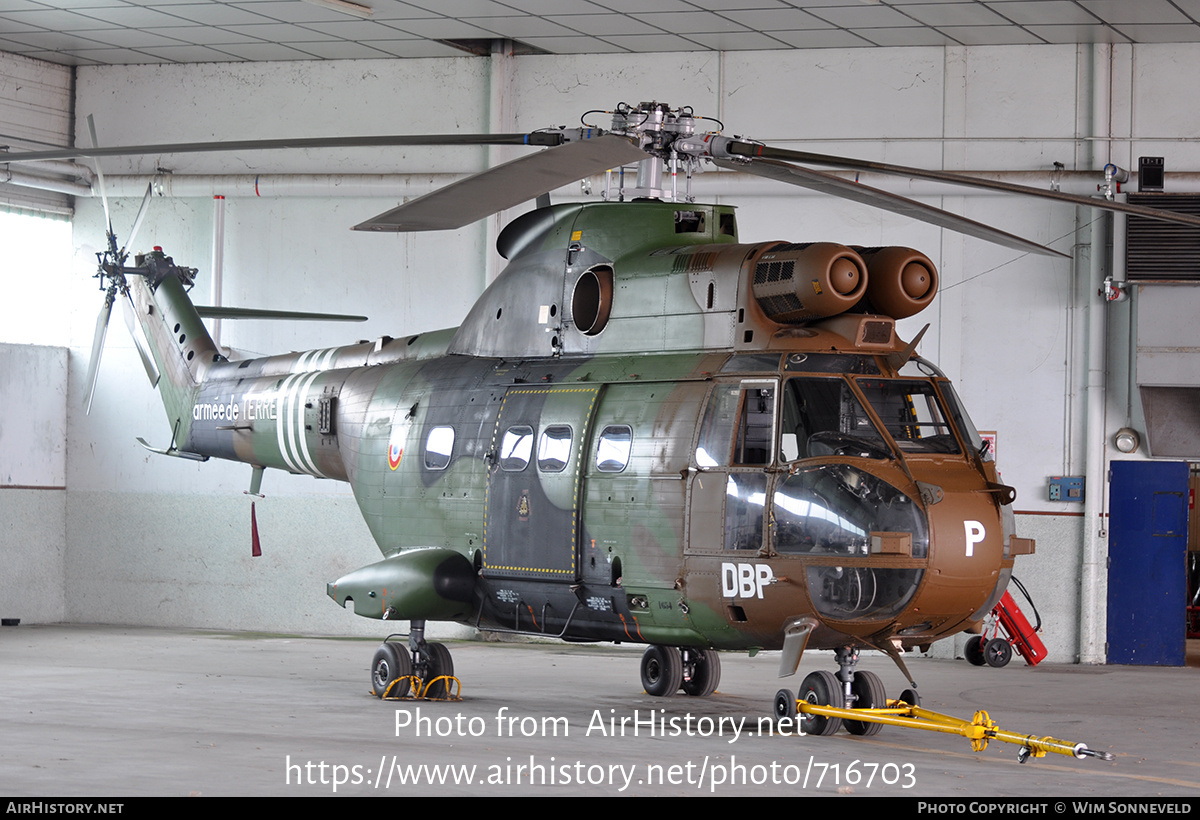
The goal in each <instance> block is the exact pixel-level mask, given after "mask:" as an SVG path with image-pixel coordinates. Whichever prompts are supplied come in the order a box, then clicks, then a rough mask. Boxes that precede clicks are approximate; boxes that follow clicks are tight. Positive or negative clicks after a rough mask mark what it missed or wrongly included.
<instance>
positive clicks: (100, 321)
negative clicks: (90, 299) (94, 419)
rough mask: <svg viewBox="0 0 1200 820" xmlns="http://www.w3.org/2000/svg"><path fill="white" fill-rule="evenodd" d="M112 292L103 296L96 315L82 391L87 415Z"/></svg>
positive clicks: (93, 391) (101, 352)
mask: <svg viewBox="0 0 1200 820" xmlns="http://www.w3.org/2000/svg"><path fill="white" fill-rule="evenodd" d="M112 306H113V294H112V292H111V291H109V293H108V295H107V296H106V297H105V298H104V307H102V308H100V315H99V316H97V317H96V333H95V335H94V336H93V337H92V357H91V361H90V362H89V363H88V374H87V392H85V393H84V397H83V407H84V412H85V414H87V415H91V412H92V396H94V395H95V393H96V379H97V377H98V376H99V375H100V357H101V355H103V353H104V339H105V338H106V337H107V336H108V319H109V317H110V316H111V315H112Z"/></svg>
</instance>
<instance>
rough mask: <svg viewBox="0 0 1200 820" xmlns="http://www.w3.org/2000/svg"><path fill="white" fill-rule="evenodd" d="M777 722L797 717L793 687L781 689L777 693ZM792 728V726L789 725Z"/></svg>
mask: <svg viewBox="0 0 1200 820" xmlns="http://www.w3.org/2000/svg"><path fill="white" fill-rule="evenodd" d="M774 711H775V722H776V724H778V723H779V721H781V720H795V719H796V696H795V695H793V694H792V690H791V689H780V690H779V691H778V692H776V693H775V709H774ZM789 728H791V727H789Z"/></svg>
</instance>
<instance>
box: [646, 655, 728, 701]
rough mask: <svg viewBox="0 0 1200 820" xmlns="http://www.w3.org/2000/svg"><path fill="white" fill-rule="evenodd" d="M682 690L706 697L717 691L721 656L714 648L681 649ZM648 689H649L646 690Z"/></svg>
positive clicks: (698, 696) (689, 693)
mask: <svg viewBox="0 0 1200 820" xmlns="http://www.w3.org/2000/svg"><path fill="white" fill-rule="evenodd" d="M680 654H681V656H682V663H683V691H684V693H686V694H688V695H691V696H692V697H696V698H706V697H708V696H709V695H711V694H712V693H713V692H715V691H717V684H718V683H720V682H721V656H720V655H718V654H717V650H715V649H682V650H680ZM647 691H649V690H647Z"/></svg>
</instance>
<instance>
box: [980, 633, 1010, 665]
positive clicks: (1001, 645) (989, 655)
mask: <svg viewBox="0 0 1200 820" xmlns="http://www.w3.org/2000/svg"><path fill="white" fill-rule="evenodd" d="M983 659H984V660H985V661H987V665H988V666H994V667H996V668H997V669H999V668H1000V667H1001V666H1008V662H1009V661H1011V660H1012V644H1010V643H1009V642H1008V641H1006V640H1004V639H1003V638H992V639H991V640H990V641H988V642H987V643H985V644H984V645H983Z"/></svg>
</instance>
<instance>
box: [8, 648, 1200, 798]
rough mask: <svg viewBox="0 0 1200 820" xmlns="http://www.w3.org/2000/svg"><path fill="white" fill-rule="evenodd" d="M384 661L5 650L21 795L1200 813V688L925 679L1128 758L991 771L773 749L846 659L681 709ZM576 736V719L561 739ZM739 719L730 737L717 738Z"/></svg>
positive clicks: (494, 656) (552, 683) (581, 655)
mask: <svg viewBox="0 0 1200 820" xmlns="http://www.w3.org/2000/svg"><path fill="white" fill-rule="evenodd" d="M375 647H376V642H375V641H364V640H346V639H322V638H306V637H289V636H276V635H259V634H239V633H216V632H189V631H181V630H165V629H149V628H126V627H108V626H74V625H63V626H19V627H6V628H3V629H0V738H2V739H3V741H2V742H0V794H3V795H5V796H13V797H16V796H62V797H66V796H85V795H86V796H96V797H101V796H137V795H168V796H171V795H178V796H186V795H190V794H198V795H291V796H308V795H328V794H333V793H334V792H335V784H334V781H335V780H338V781H340V782H339V783H338V784H337V786H336V793H337V794H339V795H380V796H383V795H388V794H390V795H397V794H496V795H506V796H518V795H523V794H538V795H542V794H560V795H578V794H596V795H615V794H637V795H645V794H669V795H697V796H700V795H706V794H710V793H714V794H719V795H724V796H729V795H756V796H761V795H765V794H771V793H779V794H792V795H794V794H798V793H802V792H803V793H808V794H837V793H839V792H840V793H847V794H855V795H883V794H888V795H896V796H912V797H918V796H939V797H949V798H956V799H962V800H970V799H973V798H977V797H1005V798H1009V797H1016V796H1028V797H1043V796H1044V797H1056V796H1075V797H1088V796H1121V797H1134V796H1138V797H1144V796H1156V795H1162V796H1174V797H1186V798H1191V799H1193V800H1194V799H1196V798H1198V797H1200V731H1198V730H1200V716H1198V715H1197V709H1200V704H1198V703H1197V698H1196V691H1197V688H1198V684H1200V669H1195V668H1186V667H1185V668H1179V669H1174V668H1172V669H1161V668H1141V667H1086V666H1063V665H1054V664H1049V663H1043V664H1042V665H1041V666H1039V667H1037V668H1034V669H1030V668H1028V667H1026V666H1025V665H1024V663H1023V662H1022V661H1021V660H1020V659H1014V661H1013V663H1012V664H1010V665H1009V666H1008V667H1006V668H1004V669H990V668H987V667H985V668H975V667H971V666H969V665H968V664H967V663H966V662H965V661H947V660H933V659H927V658H915V659H912V660H910V661H909V664H910V669H911V670H912V672H913V674H914V675H916V677H917V680H918V682H919V683H920V686H921V691H922V696H923V698H924V702H925V705H926V706H927V707H929V708H932V709H936V710H938V711H942V712H946V713H949V714H953V715H957V716H962V717H967V718H969V717H970V716H971V714H972V713H973V712H974V711H975V710H977V709H981V708H982V709H987V710H988V711H989V713H990V714H991V717H992V719H993V720H995V721H996V722H997V723H998V724H999V725H1000V727H1001V728H1002V729H1006V730H1011V731H1016V732H1022V733H1030V734H1036V735H1039V736H1040V735H1051V736H1054V737H1058V738H1062V739H1064V740H1069V741H1082V742H1084V743H1086V744H1088V745H1089V746H1090V747H1091V748H1094V749H1100V750H1105V751H1111V752H1112V753H1113V754H1114V755H1115V756H1116V759H1115V760H1114V761H1113V762H1103V761H1099V760H1094V759H1088V760H1076V759H1073V758H1070V757H1062V756H1057V755H1052V756H1048V757H1045V758H1042V759H1036V760H1031V761H1030V762H1029V763H1027V764H1025V765H1019V764H1018V763H1017V761H1016V751H1017V747H1016V746H1011V745H1008V744H1002V743H997V742H993V743H992V744H991V745H990V747H989V748H988V749H987V750H986V751H983V752H980V753H975V752H972V751H971V748H970V745H969V743H968V742H967V741H965V740H963V739H962V738H959V737H955V736H951V735H942V734H935V733H932V732H919V731H914V730H904V729H897V728H893V727H887V728H885V729H884V730H883V733H882V734H880V735H879V736H877V737H874V738H856V737H851V736H850V735H848V734H846V733H845V732H842V733H841V734H839V735H836V736H834V737H780V736H778V735H776V736H769V735H767V734H766V733H765V725H766V724H764V732H763V733H761V734H760V733H759V731H758V719H759V718H760V717H763V716H765V715H767V714H769V713H770V709H771V702H772V698H773V696H774V693H775V691H776V690H777V689H778V688H780V687H781V686H787V687H789V688H792V689H795V688H796V687H797V686H798V685H799V682H800V677H801V676H802V675H803V674H804V673H806V672H808V671H812V670H814V669H830V670H834V669H835V668H836V667H835V666H834V664H833V660H832V656H831V655H830V654H829V653H809V654H808V655H806V656H805V659H804V662H803V663H802V664H801V676H797V677H795V678H789V679H787V680H784V681H780V680H778V679H777V678H776V677H775V668H776V665H777V663H778V659H777V655H775V653H764V654H763V655H760V656H758V657H756V658H748V657H746V656H745V655H735V654H725V655H723V656H722V663H723V667H724V675H723V677H722V683H721V686H720V688H719V690H718V693H717V694H716V695H714V696H713V697H712V698H709V699H705V700H698V699H693V698H687V697H683V696H678V697H674V698H669V699H660V698H651V697H649V696H647V695H645V694H644V693H643V692H642V689H641V686H640V685H639V683H638V661H639V658H640V655H641V648H639V647H632V646H630V647H612V646H601V647H596V646H567V645H560V644H540V645H530V644H524V645H509V644H505V645H501V644H495V643H456V644H452V645H451V647H450V648H451V650H452V652H453V655H454V662H455V667H456V671H457V673H458V676H459V677H460V678H461V680H462V684H463V693H462V694H463V700H462V701H461V702H458V703H414V702H399V703H382V702H380V701H379V700H377V699H376V698H374V697H372V696H370V695H369V694H368V671H367V670H368V666H369V662H370V659H371V656H372V654H373V653H374V650H375ZM861 668H865V669H872V670H875V671H876V672H878V673H879V674H880V675H881V676H882V677H883V680H884V682H885V684H886V686H887V688H888V692H889V694H895V691H898V690H899V689H900V688H902V683H901V680H900V675H899V673H898V672H897V671H896V669H895V667H894V666H893V665H892V663H891V662H890V661H888V660H887V659H886V658H883V657H882V656H878V655H869V656H864V658H863V660H862V662H861ZM649 715H652V716H655V717H656V718H657V720H658V721H662V720H667V721H671V720H672V719H674V724H672V723H670V722H668V723H667V729H668V730H671V728H672V726H673V725H674V726H677V727H678V728H679V730H680V733H679V734H678V735H677V736H666V737H664V736H662V735H661V734H655V735H654V736H651V735H650V733H649V731H648V729H647V727H646V726H644V725H643V726H642V727H641V728H640V729H639V731H638V735H637V736H633V734H632V732H633V730H632V728H631V725H630V723H629V722H631V721H632V720H634V719H635V718H637V717H640V718H642V719H643V720H645V718H646V717H647V716H649ZM498 716H500V717H502V718H503V720H502V721H498V720H497V718H498ZM417 718H419V719H420V720H419V722H418V721H417V720H416V719H417ZM508 718H515V719H516V720H513V721H511V722H510V721H508V720H507V719H508ZM555 718H561V719H565V720H564V721H560V722H558V723H557V726H558V737H555V736H554V732H553V728H554V726H555V725H556V724H555V722H554V721H553V719H555ZM610 718H615V719H616V720H617V733H616V734H615V736H614V735H613V733H611V732H607V731H606V733H602V732H601V730H600V729H599V727H598V725H597V722H598V721H600V722H603V724H604V729H605V730H608V729H609V727H610V726H611V724H610V723H609V722H608V721H609V719H610ZM622 718H625V719H627V729H626V732H625V735H624V736H621V734H620V725H619V724H620V720H621V719H622ZM705 719H707V720H705ZM743 719H744V721H745V722H744V724H741V723H740V721H742V720H743ZM398 722H399V723H401V724H405V725H402V726H401V727H400V728H397V723H398ZM716 722H720V723H721V726H722V729H723V733H722V734H720V735H718V734H711V735H709V736H702V733H703V732H705V731H706V730H708V729H709V728H710V724H712V723H716ZM564 724H565V727H566V728H565V730H564V729H563V726H564ZM659 725H661V724H659ZM418 726H419V727H420V732H419V734H420V735H421V736H418V728H417V727H418ZM731 726H732V727H738V726H740V727H741V729H740V735H738V736H735V735H734V734H733V733H732V731H731ZM589 727H590V731H589ZM689 728H690V729H691V730H692V732H693V733H692V735H691V736H689V735H688V733H687V732H688V729H689ZM472 733H474V734H475V735H477V736H472ZM431 735H432V736H431ZM531 762H532V763H533V764H534V768H533V770H532V771H533V773H534V776H535V779H536V780H537V781H538V784H537V785H530V783H529V766H530V764H531ZM420 764H431V765H437V766H446V765H452V766H455V767H459V766H465V767H467V771H468V772H471V773H472V774H473V781H472V783H471V784H470V785H466V784H461V783H460V784H457V785H456V784H454V783H453V782H449V783H446V784H436V785H430V784H429V783H428V782H421V783H419V784H411V783H410V784H401V782H400V779H401V778H400V773H402V772H404V771H407V767H408V766H410V765H412V766H419V765H420ZM471 766H474V769H473V772H472V770H471V769H470V767H471ZM520 766H524V767H526V768H525V769H520V768H518V767H520ZM381 769H382V770H385V771H390V772H391V783H390V786H389V785H388V784H387V782H386V775H385V776H384V778H380V776H379V772H380V770H381ZM426 771H427V772H428V770H426ZM441 771H443V772H444V771H446V770H441ZM822 774H823V775H824V777H823V779H821V780H820V782H818V778H821V777H822ZM627 777H628V778H629V782H628V783H627V782H626V778H627ZM805 777H807V778H808V780H807V783H805V782H804V778H805ZM652 778H654V779H660V780H662V781H663V782H661V783H659V782H653V783H652V782H650V780H651V779H652ZM764 778H765V782H763V780H764ZM868 778H871V782H869V783H868ZM489 779H491V780H493V781H497V782H491V783H489V782H488V781H489ZM773 779H774V780H777V781H780V782H773ZM542 780H544V781H545V782H546V785H541V784H540V783H541V781H542ZM580 780H582V781H583V783H582V785H581V784H580V783H579V782H578V781H580ZM322 781H324V782H322ZM377 781H378V784H377ZM518 781H519V782H518ZM589 781H590V782H589ZM672 781H674V782H672ZM784 781H798V782H784Z"/></svg>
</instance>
